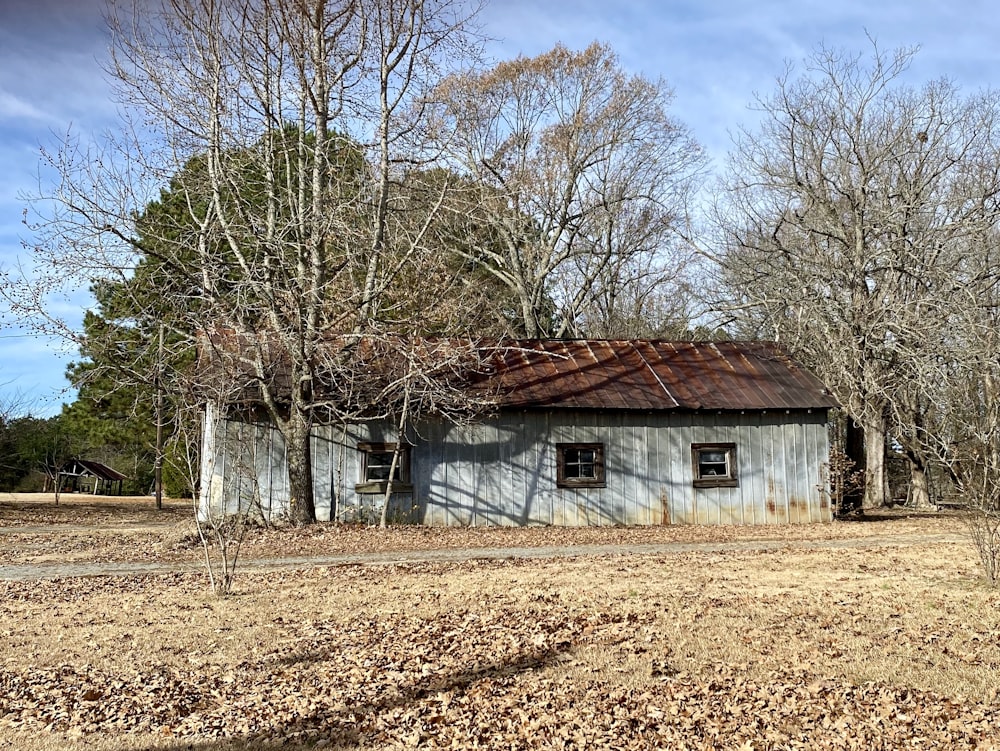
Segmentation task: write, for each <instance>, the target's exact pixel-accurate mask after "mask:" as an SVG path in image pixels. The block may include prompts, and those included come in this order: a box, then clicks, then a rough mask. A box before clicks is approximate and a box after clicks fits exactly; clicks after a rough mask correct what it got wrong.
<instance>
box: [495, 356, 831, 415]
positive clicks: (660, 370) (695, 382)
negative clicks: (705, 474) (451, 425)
mask: <svg viewBox="0 0 1000 751" xmlns="http://www.w3.org/2000/svg"><path fill="white" fill-rule="evenodd" d="M491 359H492V365H493V367H492V368H491V370H492V373H491V375H490V376H489V378H488V380H489V381H490V384H491V386H492V387H493V388H495V389H496V393H497V395H498V400H499V401H498V406H500V407H501V408H507V409H512V408H513V409H518V408H520V409H533V408H545V407H548V408H552V407H561V408H567V409H612V410H685V411H686V410H747V409H751V410H764V409H814V408H815V409H826V408H830V407H836V406H837V402H836V400H835V399H834V398H833V397H832V396H831V395H830V394H829V392H828V391H827V390H826V389H825V388H824V387H823V384H822V383H821V382H820V381H819V379H817V378H816V377H815V376H814V375H813V374H812V373H810V372H809V371H807V370H805V369H804V368H803V367H802V366H800V365H798V364H797V363H796V362H794V361H793V360H792V359H791V358H790V357H789V356H788V355H787V354H785V353H784V352H783V351H782V350H781V348H779V347H778V346H777V345H776V344H773V343H769V342H667V341H651V340H603V339H602V340H581V339H576V340H554V339H543V340H530V341H523V340H522V341H516V342H504V343H503V344H502V345H501V346H499V347H498V348H497V349H496V351H495V353H494V354H493V357H492V358H491Z"/></svg>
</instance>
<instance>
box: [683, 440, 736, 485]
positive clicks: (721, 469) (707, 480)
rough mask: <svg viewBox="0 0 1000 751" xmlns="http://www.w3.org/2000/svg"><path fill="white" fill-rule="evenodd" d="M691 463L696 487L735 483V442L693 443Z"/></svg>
mask: <svg viewBox="0 0 1000 751" xmlns="http://www.w3.org/2000/svg"><path fill="white" fill-rule="evenodd" d="M691 464H692V468H693V470H694V486H695V487H696V488H713V487H714V488H717V487H730V488H731V487H736V485H737V482H736V444H735V443H693V444H691Z"/></svg>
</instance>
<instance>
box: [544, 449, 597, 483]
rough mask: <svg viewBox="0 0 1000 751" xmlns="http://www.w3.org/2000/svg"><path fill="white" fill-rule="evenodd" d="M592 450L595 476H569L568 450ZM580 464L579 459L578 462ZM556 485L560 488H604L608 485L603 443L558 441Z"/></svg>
mask: <svg viewBox="0 0 1000 751" xmlns="http://www.w3.org/2000/svg"><path fill="white" fill-rule="evenodd" d="M580 450H584V451H586V450H590V451H593V452H594V462H593V464H594V476H593V477H567V476H566V465H567V461H566V453H567V451H580ZM577 464H579V461H578V462H577ZM556 486H557V487H560V488H603V487H607V483H606V481H605V471H604V444H603V443H557V444H556Z"/></svg>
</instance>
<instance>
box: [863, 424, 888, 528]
mask: <svg viewBox="0 0 1000 751" xmlns="http://www.w3.org/2000/svg"><path fill="white" fill-rule="evenodd" d="M888 482H889V478H888V475H887V474H886V467H885V425H884V424H879V425H866V426H865V496H864V500H863V501H862V505H861V508H862V509H864V510H867V509H874V508H881V507H882V506H884V505H885V504H886V500H887V498H888V497H889V493H888V490H887V486H888Z"/></svg>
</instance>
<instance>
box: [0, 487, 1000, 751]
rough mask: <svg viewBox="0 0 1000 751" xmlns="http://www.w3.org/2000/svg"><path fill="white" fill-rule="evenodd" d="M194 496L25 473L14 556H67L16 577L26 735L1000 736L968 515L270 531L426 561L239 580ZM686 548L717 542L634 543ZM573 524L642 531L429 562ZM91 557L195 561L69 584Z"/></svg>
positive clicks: (499, 738) (4, 535)
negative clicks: (228, 592)
mask: <svg viewBox="0 0 1000 751" xmlns="http://www.w3.org/2000/svg"><path fill="white" fill-rule="evenodd" d="M190 515H191V511H190V506H189V504H188V503H184V502H181V501H170V502H169V503H168V504H167V509H166V511H165V512H156V511H155V510H153V509H152V502H151V501H150V500H149V499H139V500H136V499H94V498H89V497H78V496H71V497H66V496H64V497H63V499H62V501H61V503H60V506H59V507H58V508H57V507H55V506H54V505H53V504H52V499H51V497H41V496H39V497H24V496H17V497H14V496H9V495H5V494H0V528H2V529H0V555H2V559H0V564H5V565H7V566H10V565H16V564H18V563H34V564H44V565H46V566H49V567H50V570H49V576H50V577H53V578H44V579H41V580H36V581H0V589H2V592H3V596H2V599H0V639H2V641H0V644H2V645H3V646H2V652H0V655H2V662H0V748H2V749H7V748H9V749H17V751H43V750H44V751H54V750H56V749H94V750H95V751H121V750H124V749H150V750H152V749H158V750H162V751H166V750H170V751H181V750H182V749H191V750H192V751H207V750H208V749H223V750H225V751H229V750H232V751H235V749H243V748H251V749H255V748H285V749H292V750H293V751H297V750H298V749H314V748H316V749H319V748H324V749H382V748H457V749H466V748H469V749H472V748H480V749H656V748H666V749H689V748H690V749H702V748H704V749H715V748H719V749H730V748H732V749H785V748H803V749H817V748H820V749H823V748H858V749H898V748H921V749H930V748H940V749H956V748H958V749H961V748H998V747H1000V622H998V613H1000V608H998V606H1000V592H997V591H996V590H992V589H990V588H988V587H987V586H986V585H985V584H984V582H983V581H982V578H981V574H980V571H979V568H978V564H977V560H976V556H975V551H974V549H973V548H972V546H971V544H970V543H969V542H967V541H966V540H965V539H964V526H963V524H962V522H961V520H960V519H959V518H957V517H956V516H953V515H945V514H942V515H929V516H922V517H918V516H912V515H907V514H905V513H902V512H886V513H883V514H879V515H877V516H874V517H872V518H869V519H865V520H858V521H842V522H835V523H833V524H826V525H813V526H800V527H774V528H759V527H756V528H755V527H728V528H707V527H659V528H640V529H624V528H597V529H584V530H568V529H553V528H537V529H514V530H506V529H483V530H475V529H473V530H469V529H449V530H442V529H424V528H395V529H390V530H373V529H367V528H357V527H338V526H331V525H317V526H316V527H315V528H311V529H305V530H297V529H286V530H259V531H255V532H254V533H253V534H252V535H251V537H250V539H249V540H248V541H247V544H246V546H245V552H246V555H247V556H249V557H250V558H260V557H274V556H277V555H281V554H284V555H289V556H320V555H332V554H335V553H343V552H350V553H355V554H358V553H364V552H365V551H372V552H375V551H384V550H392V551H399V552H400V553H401V556H400V558H401V560H403V561H404V562H401V563H395V564H391V565H360V564H355V565H342V566H333V567H320V566H314V567H308V568H302V569H286V570H272V571H263V570H257V569H250V568H246V569H244V570H242V571H241V572H240V573H239V575H238V578H237V581H236V592H235V594H234V595H233V596H231V597H229V598H226V599H219V598H216V597H214V596H212V595H211V594H210V593H209V592H208V586H207V580H206V577H205V575H204V574H203V573H202V572H201V571H200V569H199V568H198V566H197V565H196V562H197V560H198V556H199V555H200V549H199V548H198V546H197V545H196V544H192V536H191V523H190V521H189V518H190ZM754 541H781V542H782V543H783V546H782V547H781V548H780V549H777V550H760V549H754V545H753V543H754ZM674 542H682V543H688V544H693V545H694V547H693V548H692V547H689V548H685V550H684V551H682V552H669V551H668V552H658V553H643V554H637V553H634V552H629V549H628V546H629V545H630V544H650V543H663V544H668V543H674ZM719 542H743V543H747V544H746V545H745V546H744V549H739V550H724V551H720V550H718V549H717V548H716V549H713V548H712V546H713V544H715V543H719ZM552 545H558V546H583V545H616V546H621V547H620V551H616V552H613V553H607V552H605V553H603V554H601V555H587V554H583V552H581V554H580V555H571V556H569V557H560V558H551V559H544V558H541V559H522V558H507V559H502V560H483V559H481V558H479V559H472V560H464V561H455V562H447V563H442V562H425V561H423V562H422V561H419V560H412V561H408V562H407V561H405V558H406V555H405V553H406V552H407V551H419V550H429V549H438V548H452V549H455V548H484V547H517V548H523V547H537V548H543V547H545V546H552ZM700 546H703V547H704V549H702V548H701V547H700ZM581 551H584V549H583V548H582V547H581ZM84 561H98V562H99V561H117V562H130V561H144V562H146V561H163V562H174V563H176V564H177V566H178V567H179V570H178V571H175V572H172V573H165V574H159V575H146V576H140V575H130V576H119V577H82V578H59V577H58V574H59V573H60V564H61V563H73V562H84ZM0 568H3V567H2V566H0Z"/></svg>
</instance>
